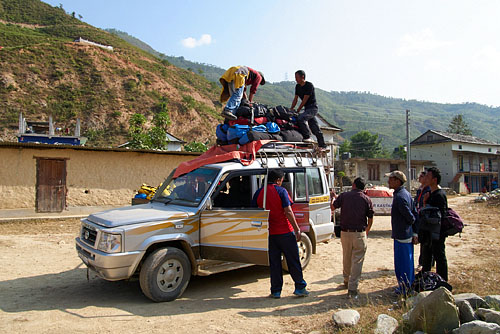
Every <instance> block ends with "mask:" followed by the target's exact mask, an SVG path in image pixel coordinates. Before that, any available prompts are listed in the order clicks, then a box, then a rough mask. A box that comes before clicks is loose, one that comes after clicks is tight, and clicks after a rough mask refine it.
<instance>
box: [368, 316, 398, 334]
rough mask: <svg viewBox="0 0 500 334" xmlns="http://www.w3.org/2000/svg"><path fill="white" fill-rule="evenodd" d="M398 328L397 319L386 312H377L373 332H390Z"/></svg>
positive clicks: (384, 333)
mask: <svg viewBox="0 0 500 334" xmlns="http://www.w3.org/2000/svg"><path fill="white" fill-rule="evenodd" d="M396 328H398V321H397V320H396V319H394V318H393V317H391V316H388V315H387V314H379V316H378V317H377V328H375V332H374V333H375V334H392V333H394V331H396Z"/></svg>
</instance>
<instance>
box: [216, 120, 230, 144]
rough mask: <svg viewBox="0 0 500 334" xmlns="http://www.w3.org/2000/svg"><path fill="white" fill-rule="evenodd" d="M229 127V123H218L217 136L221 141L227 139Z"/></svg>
mask: <svg viewBox="0 0 500 334" xmlns="http://www.w3.org/2000/svg"><path fill="white" fill-rule="evenodd" d="M228 129H229V125H227V124H219V125H217V128H216V129H215V135H216V136H217V139H220V140H221V141H227V130H228Z"/></svg>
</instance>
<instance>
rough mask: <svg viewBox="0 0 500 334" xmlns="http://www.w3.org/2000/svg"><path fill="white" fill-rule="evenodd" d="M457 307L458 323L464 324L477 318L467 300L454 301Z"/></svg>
mask: <svg viewBox="0 0 500 334" xmlns="http://www.w3.org/2000/svg"><path fill="white" fill-rule="evenodd" d="M456 304H457V307H458V315H459V317H460V323H461V324H465V323H467V322H471V321H474V320H478V318H477V317H476V314H475V313H474V309H473V308H472V306H471V305H470V303H469V302H468V301H467V300H459V301H457V302H456Z"/></svg>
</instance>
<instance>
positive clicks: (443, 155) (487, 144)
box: [410, 130, 500, 193]
mask: <svg viewBox="0 0 500 334" xmlns="http://www.w3.org/2000/svg"><path fill="white" fill-rule="evenodd" d="M410 145H411V158H412V159H422V160H432V161H434V163H435V164H436V166H437V167H438V168H439V169H440V170H441V175H442V180H441V185H442V186H444V187H450V188H452V189H454V190H455V191H457V192H459V193H467V192H480V191H482V190H484V189H486V190H488V191H489V190H491V182H492V181H493V180H494V179H496V180H498V165H499V161H500V159H499V156H500V145H498V144H495V143H493V142H491V141H489V140H485V139H481V138H477V137H474V136H465V135H458V134H453V133H447V132H442V131H436V130H428V131H426V132H425V133H424V134H422V135H421V136H419V137H418V138H416V139H415V140H413V141H412V142H411V144H410Z"/></svg>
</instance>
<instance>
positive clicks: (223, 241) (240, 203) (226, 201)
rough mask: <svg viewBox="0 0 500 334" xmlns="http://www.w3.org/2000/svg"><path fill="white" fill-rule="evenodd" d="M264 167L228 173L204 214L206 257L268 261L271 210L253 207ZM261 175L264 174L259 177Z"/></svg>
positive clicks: (202, 237)
mask: <svg viewBox="0 0 500 334" xmlns="http://www.w3.org/2000/svg"><path fill="white" fill-rule="evenodd" d="M262 173H263V172H262V170H256V171H245V172H242V171H238V172H231V173H226V174H225V175H223V177H222V178H221V181H220V185H219V186H218V187H216V189H215V191H214V192H213V194H212V195H211V204H212V205H211V207H208V208H206V209H205V210H203V211H202V212H201V215H200V255H201V257H202V258H204V259H212V260H221V261H232V262H241V263H253V264H259V265H268V262H269V261H268V255H267V249H268V218H269V211H268V210H263V209H260V208H257V207H252V197H253V194H254V193H255V192H256V191H257V189H259V188H260V187H261V186H262V183H263V182H262V180H263V178H262V177H261V176H262ZM258 176H260V177H258Z"/></svg>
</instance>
